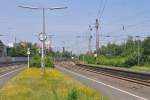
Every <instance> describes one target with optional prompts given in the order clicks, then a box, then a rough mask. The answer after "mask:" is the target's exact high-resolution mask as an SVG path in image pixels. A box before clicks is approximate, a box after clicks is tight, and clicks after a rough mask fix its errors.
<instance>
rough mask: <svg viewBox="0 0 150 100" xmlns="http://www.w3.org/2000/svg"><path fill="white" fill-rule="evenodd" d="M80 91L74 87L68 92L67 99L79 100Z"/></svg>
mask: <svg viewBox="0 0 150 100" xmlns="http://www.w3.org/2000/svg"><path fill="white" fill-rule="evenodd" d="M78 96H79V95H78V91H77V90H76V89H72V90H71V92H70V93H69V94H68V99H67V100H78Z"/></svg>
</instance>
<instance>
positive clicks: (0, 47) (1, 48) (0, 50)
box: [0, 40, 7, 57]
mask: <svg viewBox="0 0 150 100" xmlns="http://www.w3.org/2000/svg"><path fill="white" fill-rule="evenodd" d="M5 56H7V47H6V46H5V45H4V44H3V42H2V41H1V40H0V57H5Z"/></svg>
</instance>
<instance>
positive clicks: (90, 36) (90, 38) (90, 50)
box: [89, 26, 92, 54]
mask: <svg viewBox="0 0 150 100" xmlns="http://www.w3.org/2000/svg"><path fill="white" fill-rule="evenodd" d="M89 28H90V35H89V54H91V53H92V46H91V42H92V35H91V31H92V27H91V26H89Z"/></svg>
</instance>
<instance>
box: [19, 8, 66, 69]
mask: <svg viewBox="0 0 150 100" xmlns="http://www.w3.org/2000/svg"><path fill="white" fill-rule="evenodd" d="M19 7H21V8H27V9H32V10H42V12H43V33H40V34H39V39H40V41H41V42H42V54H41V68H42V69H45V64H44V44H45V40H46V39H47V35H46V33H45V10H58V9H66V8H67V7H52V8H44V7H43V8H39V7H30V6H19Z"/></svg>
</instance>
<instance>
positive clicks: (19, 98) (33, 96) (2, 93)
mask: <svg viewBox="0 0 150 100" xmlns="http://www.w3.org/2000/svg"><path fill="white" fill-rule="evenodd" d="M0 98H1V100H108V98H107V97H105V96H103V95H102V94H101V93H99V92H97V91H95V90H94V89H91V88H89V87H87V86H84V85H82V84H81V83H79V82H78V81H76V80H74V79H72V78H70V77H67V76H65V75H64V74H63V73H61V72H59V71H58V70H56V69H51V68H48V69H46V72H45V74H42V73H41V70H40V69H38V68H31V69H26V70H25V71H23V72H22V73H20V74H19V75H17V76H16V77H15V78H13V79H12V80H10V81H9V82H8V83H7V84H6V85H5V86H4V87H3V88H2V89H1V90H0Z"/></svg>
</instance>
